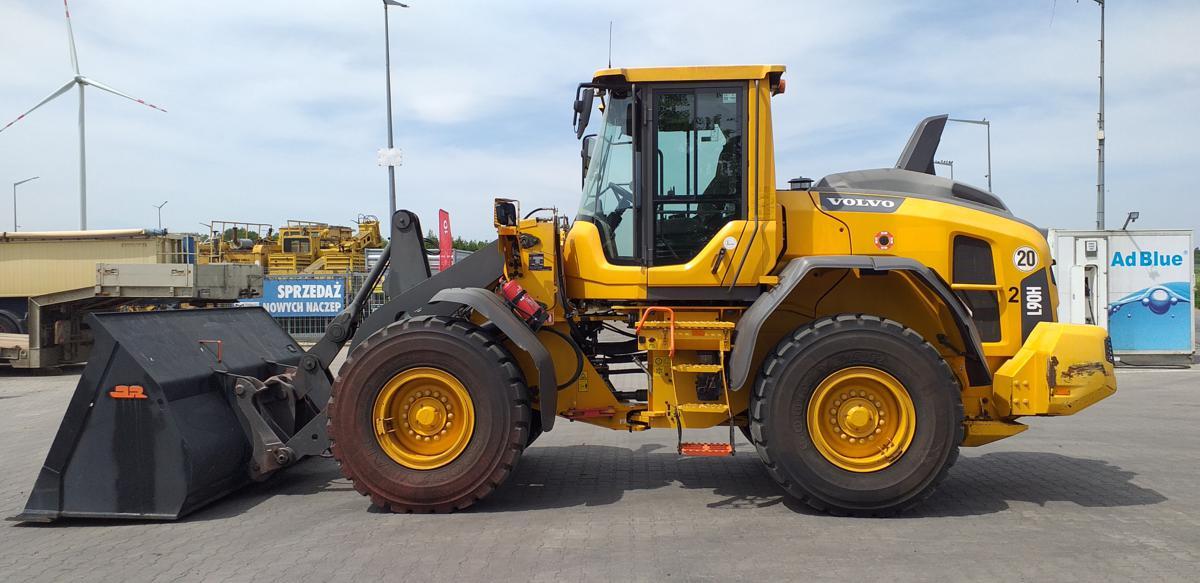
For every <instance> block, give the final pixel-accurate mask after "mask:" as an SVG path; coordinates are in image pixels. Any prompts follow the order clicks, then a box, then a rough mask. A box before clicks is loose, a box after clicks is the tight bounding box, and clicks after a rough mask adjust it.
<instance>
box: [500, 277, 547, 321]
mask: <svg viewBox="0 0 1200 583" xmlns="http://www.w3.org/2000/svg"><path fill="white" fill-rule="evenodd" d="M500 297H502V298H504V302H505V303H507V304H508V307H509V308H512V311H513V312H515V313H516V314H517V315H518V316H520V317H521V319H522V320H524V321H525V323H526V324H528V325H529V327H530V328H532V329H534V330H535V331H536V330H538V329H539V328H541V327H542V325H544V324H545V323H546V321H547V320H549V319H550V312H548V311H546V307H545V306H543V305H542V304H541V303H539V302H538V301H537V300H535V299H533V298H532V297H530V295H529V292H528V291H526V290H525V288H523V287H521V284H519V283H517V282H516V281H513V280H511V279H510V280H507V281H505V282H504V283H502V284H500Z"/></svg>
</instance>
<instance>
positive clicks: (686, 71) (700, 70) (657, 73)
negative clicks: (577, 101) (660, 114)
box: [592, 65, 786, 83]
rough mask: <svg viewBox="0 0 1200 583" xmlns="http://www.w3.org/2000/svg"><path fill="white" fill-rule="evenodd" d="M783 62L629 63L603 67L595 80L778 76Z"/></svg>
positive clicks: (775, 77)
mask: <svg viewBox="0 0 1200 583" xmlns="http://www.w3.org/2000/svg"><path fill="white" fill-rule="evenodd" d="M785 69H786V67H784V66H783V65H712V66H699V67H628V68H624V67H623V68H614V69H600V70H599V71H596V74H595V75H593V77H592V81H593V82H594V83H613V82H618V83H619V82H622V81H623V82H625V83H652V82H655V81H734V80H752V79H766V78H767V77H768V76H769V77H771V79H772V80H774V79H778V78H779V76H780V75H782V74H783V72H784V70H785Z"/></svg>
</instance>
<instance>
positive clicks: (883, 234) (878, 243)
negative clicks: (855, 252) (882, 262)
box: [875, 231, 896, 251]
mask: <svg viewBox="0 0 1200 583" xmlns="http://www.w3.org/2000/svg"><path fill="white" fill-rule="evenodd" d="M895 244H896V237H894V236H892V234H891V233H889V232H887V231H880V232H878V233H875V247H877V248H878V249H879V250H880V251H887V250H888V249H891V248H892V246H893V245H895Z"/></svg>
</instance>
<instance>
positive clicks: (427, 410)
mask: <svg viewBox="0 0 1200 583" xmlns="http://www.w3.org/2000/svg"><path fill="white" fill-rule="evenodd" d="M328 412H329V426H328V429H329V438H330V442H331V444H332V445H331V449H332V452H333V457H334V458H335V459H337V461H338V463H339V464H340V465H341V469H342V473H343V474H344V475H345V476H346V477H347V478H349V479H350V480H351V481H352V482H353V483H354V488H355V489H356V490H357V491H358V492H359V493H360V494H363V495H366V496H369V497H370V498H371V502H372V503H373V504H375V506H377V507H380V508H384V509H387V510H391V511H392V512H451V511H454V510H461V509H463V508H466V507H468V506H470V505H472V504H474V503H475V502H477V501H479V500H481V499H482V498H484V497H485V496H487V495H488V494H490V493H491V492H492V491H494V490H495V489H496V488H498V487H499V486H500V485H501V484H502V483H503V482H504V480H505V479H507V478H508V476H509V474H511V473H512V471H513V468H514V467H515V465H516V463H517V460H518V458H519V457H520V455H521V451H522V450H523V449H524V448H525V444H526V442H527V441H528V440H529V430H530V417H531V415H530V407H529V396H528V389H527V388H526V386H525V382H524V380H523V377H522V376H521V372H520V369H519V368H518V367H517V365H516V362H515V361H514V360H513V357H512V355H511V354H509V352H508V351H507V350H506V349H505V348H504V347H503V345H501V344H500V343H499V342H498V340H497V338H495V337H494V336H492V335H489V334H488V333H486V332H484V331H483V330H481V329H480V328H479V327H477V326H475V325H473V324H471V323H470V322H466V321H462V320H451V319H445V318H438V317H423V318H413V319H409V320H402V321H400V322H396V323H394V324H391V325H389V326H387V327H386V328H384V329H382V330H380V331H378V332H376V333H375V334H373V335H371V336H370V337H368V338H367V340H365V341H364V342H363V343H362V344H361V345H359V346H358V347H357V348H355V349H354V350H353V351H352V352H351V354H350V357H349V358H348V359H347V361H346V364H345V365H344V366H343V367H342V370H341V371H340V374H339V375H338V379H337V381H335V382H334V385H333V396H332V397H331V398H330V401H329V409H328Z"/></svg>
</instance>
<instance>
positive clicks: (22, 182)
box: [13, 176, 41, 232]
mask: <svg viewBox="0 0 1200 583" xmlns="http://www.w3.org/2000/svg"><path fill="white" fill-rule="evenodd" d="M38 178H41V177H40V176H34V177H33V178H26V179H25V180H21V181H19V182H14V183H13V232H16V231H18V230H20V227H19V226H18V225H17V187H18V186H21V185H22V184H25V183H26V182H29V181H30V180H37V179H38Z"/></svg>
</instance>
